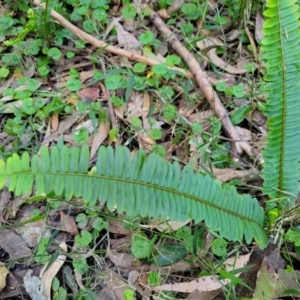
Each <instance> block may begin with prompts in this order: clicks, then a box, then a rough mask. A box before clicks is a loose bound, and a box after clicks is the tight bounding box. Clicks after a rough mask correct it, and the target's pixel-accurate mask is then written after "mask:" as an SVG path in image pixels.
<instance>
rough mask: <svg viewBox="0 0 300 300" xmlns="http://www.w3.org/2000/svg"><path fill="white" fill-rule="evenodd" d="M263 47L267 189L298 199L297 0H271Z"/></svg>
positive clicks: (299, 60)
mask: <svg viewBox="0 0 300 300" xmlns="http://www.w3.org/2000/svg"><path fill="white" fill-rule="evenodd" d="M266 6H267V7H268V9H267V10H266V11H265V12H264V15H265V16H266V17H267V19H266V21H265V23H264V29H263V34H264V35H265V38H264V39H263V41H262V44H263V45H262V47H261V50H262V51H263V53H264V54H263V59H264V60H265V62H266V68H267V74H266V76H265V80H266V81H267V84H266V91H267V94H266V98H267V104H266V109H265V115H266V116H267V117H268V128H269V133H268V135H267V142H266V147H265V150H264V151H263V157H264V161H265V163H264V167H263V178H264V186H263V191H264V192H265V193H266V194H268V195H269V197H270V198H273V199H274V198H278V197H282V196H287V195H288V197H289V198H290V199H291V200H292V201H295V199H296V196H297V195H298V187H299V179H300V172H299V160H300V126H299V116H300V101H299V88H300V31H299V27H300V21H299V16H300V14H299V6H298V5H297V4H296V1H295V0H268V1H267V4H266Z"/></svg>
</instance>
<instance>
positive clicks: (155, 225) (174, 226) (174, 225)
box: [146, 219, 191, 232]
mask: <svg viewBox="0 0 300 300" xmlns="http://www.w3.org/2000/svg"><path fill="white" fill-rule="evenodd" d="M189 222H191V220H186V221H185V222H176V221H167V220H163V221H162V220H156V219H153V220H152V219H151V220H150V221H149V227H150V228H151V229H157V230H159V231H160V232H163V231H164V232H174V231H176V230H178V229H179V228H182V227H183V226H185V225H186V224H188V223H189ZM146 226H147V225H146Z"/></svg>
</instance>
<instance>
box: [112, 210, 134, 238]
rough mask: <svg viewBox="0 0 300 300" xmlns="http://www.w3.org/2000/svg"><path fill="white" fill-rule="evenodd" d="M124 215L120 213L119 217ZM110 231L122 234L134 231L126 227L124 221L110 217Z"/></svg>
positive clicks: (129, 233)
mask: <svg viewBox="0 0 300 300" xmlns="http://www.w3.org/2000/svg"><path fill="white" fill-rule="evenodd" d="M122 217H124V216H123V215H120V216H119V218H122ZM107 222H108V231H109V232H110V233H115V234H122V235H131V234H132V231H131V230H128V229H126V228H125V227H124V223H122V222H121V221H118V220H113V219H108V220H107Z"/></svg>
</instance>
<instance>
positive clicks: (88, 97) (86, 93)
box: [77, 87, 100, 103]
mask: <svg viewBox="0 0 300 300" xmlns="http://www.w3.org/2000/svg"><path fill="white" fill-rule="evenodd" d="M77 94H78V96H79V99H80V100H82V101H84V102H86V103H91V102H94V101H96V100H97V99H98V98H99V94H100V89H98V88H94V87H87V88H84V89H81V90H80V91H78V92H77Z"/></svg>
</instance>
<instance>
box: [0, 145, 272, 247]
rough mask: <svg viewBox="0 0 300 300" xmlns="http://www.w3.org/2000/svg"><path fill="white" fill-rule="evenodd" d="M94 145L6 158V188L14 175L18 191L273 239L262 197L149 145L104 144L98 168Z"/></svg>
mask: <svg viewBox="0 0 300 300" xmlns="http://www.w3.org/2000/svg"><path fill="white" fill-rule="evenodd" d="M89 157H90V154H89V149H88V147H87V146H83V147H82V148H81V149H79V148H76V147H73V148H68V147H66V146H63V147H61V148H58V147H53V148H51V149H50V150H49V149H48V148H46V147H42V148H41V151H40V155H39V156H38V155H35V156H34V157H33V158H32V159H31V161H30V159H29V155H28V153H27V152H25V153H23V155H22V156H21V157H19V156H18V155H17V154H13V155H12V157H10V158H8V159H7V161H6V163H5V162H4V161H2V160H0V188H1V187H3V186H4V184H5V183H6V181H7V179H8V178H9V183H8V189H9V190H10V191H13V192H14V193H15V195H16V196H18V195H21V194H27V193H28V192H29V191H30V190H31V189H32V187H33V185H35V187H36V193H37V194H41V193H49V192H51V191H54V192H55V194H56V195H62V196H64V197H65V198H66V199H71V198H72V197H73V196H75V197H82V198H83V200H84V201H85V203H86V204H87V205H95V203H96V200H101V201H106V202H107V206H108V208H109V209H113V208H114V207H115V206H116V207H117V210H118V211H119V212H126V213H127V214H128V215H140V216H142V217H144V216H150V217H154V218H158V217H161V218H170V219H171V220H177V221H183V220H186V219H189V218H191V219H194V220H195V221H196V222H201V221H203V220H204V221H205V222H206V225H207V226H208V227H209V228H211V229H212V230H214V231H219V233H220V235H221V236H223V237H225V238H227V239H229V240H233V241H236V240H242V238H243V234H244V236H245V238H246V241H247V242H248V243H250V242H251V240H252V238H253V237H254V238H255V240H256V241H257V243H258V244H259V245H260V246H261V247H265V246H266V244H267V241H266V236H265V233H264V230H263V228H262V227H263V224H264V213H263V210H262V208H261V207H260V205H259V203H258V202H257V200H256V199H253V198H251V197H250V196H249V195H239V194H238V193H237V191H236V190H235V189H234V187H232V186H224V187H223V186H222V185H221V183H220V182H219V181H216V180H214V179H212V178H211V177H210V176H207V175H202V174H199V173H197V174H195V173H194V172H193V170H192V169H191V168H190V167H188V166H186V167H185V168H184V169H183V170H182V171H181V170H180V167H179V164H178V163H177V162H174V163H173V164H171V163H169V162H166V161H164V160H163V159H162V158H160V157H159V156H157V155H155V154H151V155H150V156H149V157H148V159H146V155H145V153H144V152H143V151H138V152H136V153H135V155H134V156H133V157H132V158H131V156H130V152H129V150H128V149H127V148H122V147H118V148H116V150H113V148H111V147H107V148H106V147H101V148H100V149H99V152H98V158H97V164H96V171H95V172H88V171H89Z"/></svg>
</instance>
